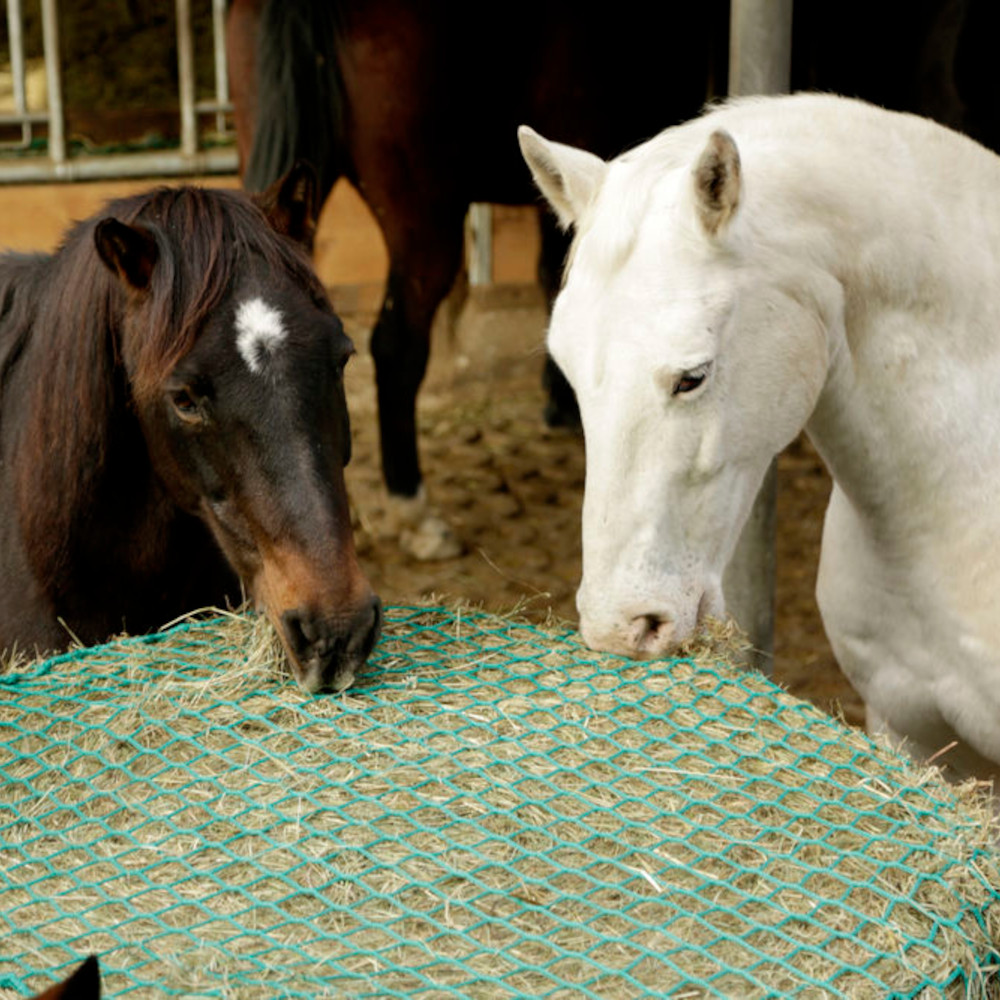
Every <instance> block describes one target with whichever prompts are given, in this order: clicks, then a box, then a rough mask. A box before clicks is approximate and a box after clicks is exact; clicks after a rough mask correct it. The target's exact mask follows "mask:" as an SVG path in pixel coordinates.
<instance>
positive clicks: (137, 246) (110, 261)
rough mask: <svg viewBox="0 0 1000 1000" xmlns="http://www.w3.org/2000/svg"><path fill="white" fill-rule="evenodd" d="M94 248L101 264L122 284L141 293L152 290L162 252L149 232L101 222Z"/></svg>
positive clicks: (115, 220)
mask: <svg viewBox="0 0 1000 1000" xmlns="http://www.w3.org/2000/svg"><path fill="white" fill-rule="evenodd" d="M94 245H95V246H96V247H97V252H98V254H100V257H101V260H103V261H104V263H105V265H106V266H107V267H108V269H109V270H110V271H111V272H112V273H113V274H116V275H118V277H119V278H121V279H122V281H124V282H125V283H126V284H128V285H130V286H131V287H132V288H137V289H139V290H140V291H144V290H145V289H147V288H148V287H149V282H150V280H151V279H152V277H153V268H154V267H155V266H156V260H157V258H158V257H159V253H160V252H159V250H157V248H156V240H155V239H154V238H153V234H152V233H151V232H150V231H149V230H148V229H143V228H142V227H141V226H127V225H125V223H124V222H119V221H118V220H117V219H102V220H101V221H100V222H98V224H97V228H96V229H95V230H94Z"/></svg>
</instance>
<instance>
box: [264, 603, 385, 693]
mask: <svg viewBox="0 0 1000 1000" xmlns="http://www.w3.org/2000/svg"><path fill="white" fill-rule="evenodd" d="M381 630H382V602H381V601H380V600H379V599H378V597H376V596H375V595H374V594H372V595H371V596H370V598H369V599H368V600H366V601H365V602H363V603H362V605H361V607H360V608H358V609H356V610H354V611H353V612H351V613H349V614H336V615H323V614H320V613H318V612H316V611H313V610H311V609H309V608H299V609H296V610H293V611H286V612H284V613H283V614H282V615H281V628H280V632H281V638H282V642H283V643H284V646H285V650H286V652H287V653H288V659H289V661H290V663H291V666H292V672H293V674H294V675H295V679H296V680H297V681H298V683H299V685H300V686H301V687H302V689H303V690H305V691H307V692H308V693H309V694H323V693H333V694H336V693H338V692H340V691H344V690H346V689H347V688H349V687H350V686H351V684H353V683H354V678H355V676H356V675H357V673H358V671H359V670H360V669H361V667H363V666H364V664H365V661H366V660H367V659H368V656H369V655H370V654H371V651H372V649H373V648H374V647H375V643H376V642H377V641H378V637H379V633H380V632H381Z"/></svg>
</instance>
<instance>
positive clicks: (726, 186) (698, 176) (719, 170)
mask: <svg viewBox="0 0 1000 1000" xmlns="http://www.w3.org/2000/svg"><path fill="white" fill-rule="evenodd" d="M742 187H743V181H742V176H741V171H740V151H739V150H738V149H737V148H736V143H735V142H734V141H733V137H732V136H731V135H730V134H729V133H728V132H724V131H723V130H722V129H719V130H717V131H715V132H713V133H712V134H711V135H710V136H709V137H708V144H707V145H706V146H705V148H704V150H703V151H702V154H701V156H700V157H699V159H698V163H697V165H696V166H695V168H694V193H695V204H696V205H697V209H698V219H699V221H700V222H701V225H702V228H703V229H704V230H705V232H706V233H707V234H708V235H709V236H713V237H714V236H718V235H719V233H721V232H722V230H723V229H724V228H725V227H726V226H727V225H728V224H729V220H730V219H731V218H732V217H733V216H734V215H735V214H736V209H737V208H739V204H740V195H741V192H742Z"/></svg>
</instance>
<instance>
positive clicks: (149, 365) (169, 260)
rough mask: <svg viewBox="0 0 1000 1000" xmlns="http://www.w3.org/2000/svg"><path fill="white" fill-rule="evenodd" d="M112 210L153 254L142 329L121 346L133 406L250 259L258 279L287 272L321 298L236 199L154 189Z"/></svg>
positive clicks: (285, 246)
mask: <svg viewBox="0 0 1000 1000" xmlns="http://www.w3.org/2000/svg"><path fill="white" fill-rule="evenodd" d="M112 207H113V208H114V207H115V206H112ZM118 211H120V214H117V218H119V220H120V221H122V222H128V223H130V224H133V225H140V226H145V227H147V228H148V229H150V230H151V231H152V233H153V235H154V237H155V239H156V242H157V246H158V249H159V253H160V255H159V260H158V261H157V265H156V267H155V269H154V271H153V276H152V280H151V282H150V288H149V290H148V295H149V297H150V301H149V305H148V308H149V321H148V326H147V328H146V329H145V330H144V331H143V336H142V337H141V338H135V342H134V343H126V344H122V345H121V347H122V351H123V353H124V356H125V359H126V361H127V362H128V363H129V367H130V369H131V372H130V375H131V387H132V392H133V394H134V396H135V398H136V399H137V400H139V401H144V400H146V399H148V398H149V397H150V396H151V395H152V394H154V393H155V392H156V390H157V389H158V387H159V386H160V385H161V384H162V382H163V379H164V378H165V377H166V376H167V375H168V374H169V372H170V371H171V370H172V369H173V368H174V366H175V365H176V364H177V362H178V361H180V359H181V358H183V357H184V356H185V355H186V354H187V353H188V352H189V351H190V350H191V348H192V347H193V346H194V342H195V340H196V338H197V336H198V333H199V331H200V330H201V329H202V328H203V327H204V324H205V322H206V320H207V319H208V317H209V316H210V315H211V313H212V312H213V311H214V310H215V309H216V308H218V306H219V304H220V303H221V302H222V300H223V299H224V298H225V297H226V295H227V293H228V292H230V291H231V290H232V283H233V277H234V275H235V274H236V272H237V271H240V270H245V269H246V266H247V264H248V263H250V259H251V258H252V257H257V258H258V260H259V262H260V264H261V268H262V272H263V273H268V272H283V273H285V274H288V275H290V276H291V277H292V279H293V280H294V281H296V282H297V283H299V284H301V285H302V286H304V287H307V288H309V289H310V290H311V291H312V293H313V294H314V296H315V297H316V298H317V299H319V300H324V299H325V296H324V293H323V290H322V287H321V286H320V284H319V281H318V279H317V278H316V277H315V274H314V272H313V270H312V268H311V266H310V264H309V261H308V258H307V257H306V255H305V253H304V252H303V251H302V250H301V249H300V248H299V247H298V245H296V244H293V243H291V242H290V241H289V240H287V239H284V238H283V237H280V236H278V235H277V234H276V233H274V232H273V231H272V230H270V229H269V228H267V227H265V226H262V225H261V222H262V216H261V211H260V209H259V208H257V206H256V205H255V204H253V203H252V202H251V201H249V200H248V199H247V198H246V197H245V196H243V195H240V194H236V193H233V192H228V191H213V192H208V191H205V190H202V189H199V188H161V189H158V190H156V191H153V192H151V193H150V194H147V195H146V196H144V197H142V198H141V199H138V200H136V201H131V202H123V203H119V206H118ZM109 214H115V213H109Z"/></svg>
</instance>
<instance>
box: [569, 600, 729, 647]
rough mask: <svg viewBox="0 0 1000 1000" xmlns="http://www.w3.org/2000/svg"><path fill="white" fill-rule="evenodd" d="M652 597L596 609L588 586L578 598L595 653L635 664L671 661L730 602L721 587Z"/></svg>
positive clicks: (585, 633)
mask: <svg viewBox="0 0 1000 1000" xmlns="http://www.w3.org/2000/svg"><path fill="white" fill-rule="evenodd" d="M671 589H672V590H673V591H674V592H673V593H669V592H668V593H667V594H662V593H661V594H659V595H657V594H656V593H655V592H650V594H649V595H648V596H646V595H644V596H643V597H641V598H638V597H632V598H631V599H629V600H627V601H624V602H622V603H620V604H614V605H608V604H605V603H602V604H600V605H597V606H595V605H593V604H592V603H591V602H589V601H588V600H587V597H586V595H585V592H584V589H583V587H581V588H580V592H579V594H578V595H577V608H578V610H579V612H580V635H581V636H582V638H583V641H584V642H585V643H586V644H587V645H588V646H589V647H590V648H591V649H598V650H602V651H604V652H607V653H615V654H617V655H619V656H628V657H631V658H632V659H637V660H645V659H654V658H656V657H663V656H670V655H671V654H673V653H674V652H676V650H677V648H678V647H679V646H681V645H682V644H683V643H685V642H687V641H688V640H689V639H690V638H691V637H692V636H693V635H694V634H695V632H696V631H697V630H698V627H699V626H700V625H701V624H702V622H703V621H704V620H705V619H706V618H709V617H718V616H721V615H722V614H723V613H724V610H725V601H724V599H723V596H722V588H721V587H720V586H719V585H718V583H711V584H709V585H707V586H692V585H691V584H689V583H687V582H685V584H684V586H682V587H677V588H671Z"/></svg>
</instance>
